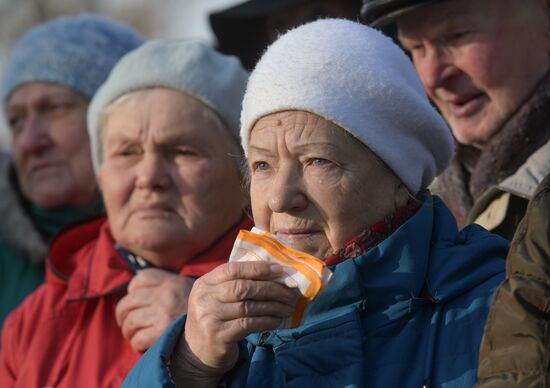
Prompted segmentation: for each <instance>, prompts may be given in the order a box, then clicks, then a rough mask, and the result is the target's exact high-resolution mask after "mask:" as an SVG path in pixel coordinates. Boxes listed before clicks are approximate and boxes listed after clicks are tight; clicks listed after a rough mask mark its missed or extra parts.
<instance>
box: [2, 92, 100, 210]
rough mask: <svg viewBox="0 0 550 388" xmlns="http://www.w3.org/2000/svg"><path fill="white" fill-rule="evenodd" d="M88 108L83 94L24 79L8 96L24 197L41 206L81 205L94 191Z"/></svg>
mask: <svg viewBox="0 0 550 388" xmlns="http://www.w3.org/2000/svg"><path fill="white" fill-rule="evenodd" d="M87 108H88V100H87V99H86V98H85V97H83V96H81V95H80V94H78V93H76V92H74V91H72V90H70V89H67V88H65V87H63V86H60V85H56V84H52V83H47V82H31V83H27V84H25V85H23V86H21V87H19V88H18V89H16V90H15V91H14V92H13V94H12V95H11V97H10V98H9V101H8V103H7V107H6V117H7V120H8V123H9V126H10V129H11V132H12V135H13V148H14V153H15V167H16V170H17V176H18V179H19V183H20V185H21V189H22V191H23V194H24V195H25V197H27V198H28V199H29V200H30V201H31V202H33V203H35V204H37V205H38V206H40V207H43V208H46V209H51V208H70V207H72V208H78V207H85V206H88V205H89V204H90V203H92V202H93V200H94V199H95V197H96V195H97V188H96V181H95V176H94V172H93V167H92V162H91V157H90V147H89V142H88V133H87V131H86V110H87Z"/></svg>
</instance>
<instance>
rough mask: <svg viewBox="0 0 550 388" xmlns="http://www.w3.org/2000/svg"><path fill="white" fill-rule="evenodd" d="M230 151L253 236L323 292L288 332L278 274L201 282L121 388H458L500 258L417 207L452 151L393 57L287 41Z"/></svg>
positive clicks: (384, 45) (320, 25) (495, 244)
mask: <svg viewBox="0 0 550 388" xmlns="http://www.w3.org/2000/svg"><path fill="white" fill-rule="evenodd" d="M241 139H242V140H241V141H242V145H243V148H244V150H245V152H246V153H247V156H248V166H249V170H250V196H251V205H252V211H253V215H254V221H255V224H256V226H258V227H259V228H261V229H263V230H266V231H269V232H270V233H271V234H273V235H274V236H275V237H277V238H279V239H281V240H282V241H284V242H285V243H286V244H288V245H290V246H291V247H292V248H295V249H298V250H300V251H303V252H305V253H308V254H310V255H315V256H316V257H318V258H322V259H324V261H325V263H326V264H327V265H328V267H329V268H330V269H331V270H332V272H333V277H332V282H331V283H330V284H329V285H328V287H327V288H326V289H325V290H324V291H323V292H322V293H321V294H319V295H318V296H317V298H316V299H315V300H314V301H313V302H312V303H311V304H310V305H309V307H308V309H307V310H306V315H305V317H304V319H303V322H302V324H301V325H300V326H299V327H297V328H291V329H288V328H280V327H279V326H280V324H281V322H283V320H284V319H286V318H287V317H289V316H290V315H291V314H293V312H294V308H295V304H296V299H297V298H296V296H295V294H294V293H293V291H292V290H291V289H289V288H287V287H285V286H283V285H281V284H279V283H277V282H275V281H273V279H274V278H277V277H279V276H280V275H281V272H282V271H284V270H286V269H284V268H282V267H281V266H279V265H273V264H271V265H269V264H267V263H265V262H235V263H233V262H232V263H228V264H224V265H222V266H220V267H218V268H216V269H215V270H213V271H212V272H210V273H209V274H207V275H205V276H204V277H202V278H201V279H199V280H198V281H197V282H196V283H195V284H194V286H193V289H192V291H191V295H190V297H189V310H188V314H187V316H186V318H182V319H181V320H178V321H176V323H174V325H173V326H172V327H171V328H170V329H169V331H168V333H167V335H165V336H163V337H162V338H161V339H160V340H159V341H158V342H157V343H156V344H155V346H154V347H152V348H151V349H150V350H149V351H148V352H147V353H146V354H145V355H144V357H143V358H142V359H141V360H140V362H139V364H138V365H137V366H136V367H135V368H134V370H133V371H132V373H131V374H130V375H129V377H128V378H127V380H126V382H125V384H126V386H132V387H135V386H142V387H152V386H163V387H165V386H173V384H172V382H171V381H172V379H173V381H175V383H176V385H177V386H180V385H181V386H203V387H206V386H216V385H217V384H220V383H224V384H226V385H228V386H249V387H266V386H277V387H280V386H291V387H310V386H317V387H318V386H332V387H344V386H346V387H363V386H368V387H415V388H418V387H422V386H436V387H442V386H445V387H471V386H472V385H473V384H474V382H475V378H476V369H477V360H478V349H479V342H480V340H481V336H482V333H483V326H484V323H485V320H486V317H487V313H488V309H489V305H490V302H491V296H492V292H493V290H494V288H495V287H496V286H497V285H498V284H499V282H500V281H501V280H502V279H503V269H504V260H503V258H504V256H505V254H506V250H507V243H506V241H504V240H503V239H501V238H500V237H498V236H496V235H492V234H490V233H488V232H487V231H485V230H484V229H482V228H481V227H479V226H476V225H472V226H469V227H467V228H465V229H464V230H462V231H458V230H457V227H456V222H455V219H454V218H453V216H452V215H451V213H450V212H449V210H448V209H447V208H446V207H445V205H444V204H443V203H442V202H441V201H440V200H439V199H438V198H436V197H433V196H432V195H430V193H429V192H427V190H426V188H427V187H428V185H430V183H431V182H432V181H433V179H434V177H435V175H436V174H438V173H439V172H441V171H442V170H443V169H444V168H445V167H446V166H447V165H448V163H449V161H450V159H451V157H452V152H453V143H452V137H451V135H450V132H449V131H448V129H447V127H446V126H445V124H444V122H443V120H442V119H441V117H440V116H439V115H438V114H437V113H436V111H435V110H434V109H433V108H432V107H431V106H430V104H429V102H428V100H427V98H426V95H425V94H424V92H423V91H422V85H421V84H420V82H419V80H418V78H417V76H416V74H415V71H414V68H413V67H412V65H411V63H410V62H409V60H408V59H407V57H406V56H405V55H404V54H403V53H402V52H401V50H400V49H399V48H398V47H397V46H395V45H394V44H393V43H392V42H391V41H390V40H389V39H388V38H386V37H384V36H383V35H382V34H380V33H379V32H377V31H375V30H372V29H370V28H368V27H365V26H363V25H360V24H357V23H353V22H349V21H344V20H330V19H328V20H322V21H317V22H314V23H311V24H307V25H305V26H302V27H299V28H297V29H295V30H292V31H290V32H288V33H287V34H285V35H283V36H282V37H281V38H280V39H279V40H278V41H276V42H275V43H274V44H273V45H272V46H271V47H270V48H269V49H268V50H267V52H266V53H265V54H264V56H263V58H262V59H261V60H260V62H259V63H258V65H257V67H256V68H255V70H254V71H253V73H252V75H251V78H250V80H249V83H248V87H247V91H246V95H245V98H244V102H243V111H242V114H241Z"/></svg>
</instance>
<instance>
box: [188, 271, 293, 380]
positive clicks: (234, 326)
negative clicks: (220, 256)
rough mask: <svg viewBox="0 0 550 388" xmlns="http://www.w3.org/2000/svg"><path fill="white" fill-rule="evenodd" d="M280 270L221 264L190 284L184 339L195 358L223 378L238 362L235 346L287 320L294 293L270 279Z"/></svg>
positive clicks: (291, 309)
mask: <svg viewBox="0 0 550 388" xmlns="http://www.w3.org/2000/svg"><path fill="white" fill-rule="evenodd" d="M281 273H282V267H281V266H279V265H273V264H269V263H265V262H235V263H226V264H223V265H221V266H219V267H217V268H216V269H214V270H213V271H211V272H209V273H208V274H206V275H205V276H203V277H201V278H200V279H198V280H197V281H196V282H195V285H194V286H193V289H192V290H191V295H190V296H189V311H188V314H187V321H186V324H185V331H184V333H183V336H184V337H183V339H184V340H185V341H186V343H187V346H188V348H189V350H190V351H191V352H192V353H193V354H194V356H195V357H196V358H197V359H198V360H199V361H200V362H202V363H203V364H204V365H205V366H207V367H209V368H215V369H216V370H218V371H221V372H222V373H225V372H227V371H229V370H230V369H231V368H232V367H233V366H234V365H235V363H236V362H237V359H238V345H237V343H238V342H239V341H240V340H242V339H243V338H244V337H246V336H247V335H249V334H251V333H256V332H261V331H266V330H273V329H276V328H277V327H278V326H279V325H280V324H281V323H282V320H283V319H285V318H287V317H289V316H291V315H292V313H293V312H294V308H295V305H296V302H297V300H298V295H299V293H298V291H296V290H293V289H290V288H288V287H286V286H284V285H281V284H279V283H275V282H274V281H273V280H272V279H274V278H276V277H278V276H280V275H281Z"/></svg>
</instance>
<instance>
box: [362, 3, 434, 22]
mask: <svg viewBox="0 0 550 388" xmlns="http://www.w3.org/2000/svg"><path fill="white" fill-rule="evenodd" d="M441 1H442V0H363V7H362V8H361V16H362V17H363V19H364V20H365V22H366V23H367V24H368V25H369V26H371V27H384V26H386V25H388V24H390V23H392V22H394V21H395V19H396V18H398V17H399V16H401V15H404V14H406V13H408V12H411V11H412V10H415V9H417V8H420V7H424V6H426V5H429V4H433V3H439V2H441Z"/></svg>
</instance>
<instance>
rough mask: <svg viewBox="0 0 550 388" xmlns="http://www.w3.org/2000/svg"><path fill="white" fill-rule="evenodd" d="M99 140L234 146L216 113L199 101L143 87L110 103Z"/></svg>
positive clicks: (170, 90)
mask: <svg viewBox="0 0 550 388" xmlns="http://www.w3.org/2000/svg"><path fill="white" fill-rule="evenodd" d="M103 126H104V130H103V139H104V140H106V138H107V136H105V134H106V133H109V134H110V135H109V137H112V136H115V135H116V136H121V137H124V138H136V139H137V138H140V139H142V140H145V139H147V138H148V137H150V136H154V139H155V141H161V142H163V143H166V142H171V141H179V142H182V141H186V142H191V141H192V142H194V143H197V144H198V143H213V142H218V141H220V142H225V143H228V147H230V148H231V147H233V143H234V144H235V145H236V144H237V142H236V140H233V139H232V138H231V136H230V133H229V130H228V128H227V127H226V126H225V124H224V123H223V122H222V120H221V119H220V117H219V116H218V114H217V113H216V112H215V111H214V110H213V109H212V108H210V107H209V106H208V105H206V104H205V103H203V102H202V101H200V100H199V99H197V98H195V97H194V96H191V95H189V94H187V93H185V92H182V91H179V90H175V89H170V88H147V89H141V90H138V91H134V92H130V93H127V94H125V95H123V96H121V97H119V98H118V99H116V100H115V101H114V102H113V103H111V104H110V105H109V106H108V108H107V109H106V110H105V113H104V125H103Z"/></svg>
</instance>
